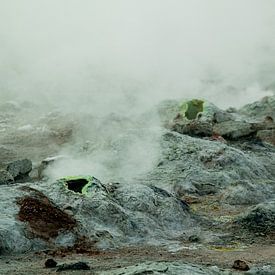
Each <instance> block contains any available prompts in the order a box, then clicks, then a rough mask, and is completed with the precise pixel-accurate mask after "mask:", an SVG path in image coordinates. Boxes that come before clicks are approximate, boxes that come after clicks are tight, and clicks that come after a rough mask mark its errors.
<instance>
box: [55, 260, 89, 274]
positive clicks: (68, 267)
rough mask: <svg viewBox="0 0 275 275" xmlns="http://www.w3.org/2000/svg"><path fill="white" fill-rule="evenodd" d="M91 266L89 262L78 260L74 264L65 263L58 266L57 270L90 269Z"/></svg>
mask: <svg viewBox="0 0 275 275" xmlns="http://www.w3.org/2000/svg"><path fill="white" fill-rule="evenodd" d="M90 269H91V268H90V267H89V266H88V264H86V263H84V262H77V263H73V264H63V265H61V266H59V267H58V269H57V270H56V272H60V271H65V270H90Z"/></svg>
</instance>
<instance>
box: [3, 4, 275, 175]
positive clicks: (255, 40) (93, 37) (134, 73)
mask: <svg viewBox="0 0 275 275" xmlns="http://www.w3.org/2000/svg"><path fill="white" fill-rule="evenodd" d="M0 4H1V10H0V93H1V94H0V97H1V100H16V101H31V102H34V103H36V104H38V105H39V106H40V110H41V113H43V112H44V113H45V112H50V111H52V110H58V111H60V112H62V113H63V114H68V113H71V114H74V119H75V120H76V121H77V123H78V127H77V133H78V134H77V133H76V134H75V135H74V140H73V143H72V144H69V145H68V146H66V147H64V149H63V150H62V152H60V153H61V154H65V155H68V156H69V160H67V162H62V164H61V162H60V166H58V165H57V166H56V169H55V170H52V171H49V173H50V174H51V175H52V176H53V177H57V176H60V175H61V174H68V171H72V172H73V173H77V174H79V173H87V172H89V171H90V170H93V171H97V174H98V175H99V176H100V177H101V176H102V177H106V178H107V177H113V176H114V175H115V177H116V176H117V178H120V177H125V175H127V176H126V178H127V179H129V178H132V177H134V176H135V175H136V174H138V173H144V172H146V170H148V169H150V167H151V166H152V165H154V164H155V163H154V162H155V161H156V159H157V155H158V146H157V144H158V141H157V140H158V136H159V134H158V133H159V128H158V125H159V123H158V118H157V116H156V114H155V113H154V112H153V111H152V109H153V107H154V106H155V105H156V104H158V103H159V102H160V101H162V100H164V99H173V98H188V97H192V98H194V97H200V98H205V99H207V100H210V101H212V102H214V103H215V104H217V105H218V106H220V107H224V108H225V107H229V106H236V107H239V106H240V105H243V104H246V103H249V102H252V101H254V100H257V99H259V98H261V97H262V96H264V95H267V94H271V93H272V92H273V90H274V86H275V85H274V72H275V65H274V60H275V59H274V58H275V50H274V49H275V47H274V46H275V36H274V29H275V20H274V18H275V2H274V1H272V0H266V1H261V0H239V1H230V0H205V1H199V0H169V1H168V0H131V1H129V0H116V1H112V0H109V1H107V0H90V1H88V0H82V1H74V0H59V1H54V0H47V1H46V0H45V1H44V0H39V1H37V0H26V1H21V0H13V1H8V0H7V1H5V0H0ZM149 114H150V115H149ZM34 115H35V114H34ZM87 117H89V118H90V119H87ZM114 117H116V118H117V122H116V123H110V124H109V125H108V127H109V128H108V131H107V133H106V131H104V130H102V129H105V130H106V127H104V125H102V123H106V121H108V123H109V121H112V119H113V118H114ZM95 133H96V134H95ZM146 133H147V134H146ZM125 139H126V141H125ZM121 140H124V142H123V145H120V146H118V145H117V143H119V141H121ZM100 142H101V143H103V144H101V143H100ZM85 143H87V144H89V146H90V147H89V146H88V147H89V149H87V150H88V151H86V153H79V150H80V149H79V148H82V147H83V144H85ZM110 143H111V145H110ZM91 144H96V145H91ZM99 144H101V145H99ZM114 144H116V145H114ZM92 146H94V147H93V148H96V149H91V147H92ZM76 148H77V149H76ZM114 148H115V149H114ZM80 151H81V150H80ZM87 152H88V153H87ZM121 152H123V153H121ZM110 160H113V161H110ZM115 164H116V165H115ZM62 167H63V168H62ZM110 171H111V172H110ZM106 175H108V176H106Z"/></svg>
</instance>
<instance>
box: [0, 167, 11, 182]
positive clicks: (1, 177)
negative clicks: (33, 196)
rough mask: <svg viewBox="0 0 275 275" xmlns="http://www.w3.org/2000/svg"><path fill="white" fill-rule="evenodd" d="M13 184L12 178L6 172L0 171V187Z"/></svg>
mask: <svg viewBox="0 0 275 275" xmlns="http://www.w3.org/2000/svg"><path fill="white" fill-rule="evenodd" d="M10 183H14V178H13V176H12V175H11V174H10V173H9V172H8V171H6V170H0V185H2V184H10Z"/></svg>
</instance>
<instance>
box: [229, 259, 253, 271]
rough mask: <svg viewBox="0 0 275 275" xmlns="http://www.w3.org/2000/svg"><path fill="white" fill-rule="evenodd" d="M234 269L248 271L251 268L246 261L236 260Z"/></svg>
mask: <svg viewBox="0 0 275 275" xmlns="http://www.w3.org/2000/svg"><path fill="white" fill-rule="evenodd" d="M232 268H234V269H236V270H240V271H248V270H249V269H250V268H249V266H248V265H247V263H246V262H245V261H242V260H236V261H235V262H234V264H233V266H232Z"/></svg>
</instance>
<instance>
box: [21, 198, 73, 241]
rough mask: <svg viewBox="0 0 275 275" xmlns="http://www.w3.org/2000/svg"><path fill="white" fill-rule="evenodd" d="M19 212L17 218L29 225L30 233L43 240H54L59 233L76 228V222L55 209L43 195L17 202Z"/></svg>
mask: <svg viewBox="0 0 275 275" xmlns="http://www.w3.org/2000/svg"><path fill="white" fill-rule="evenodd" d="M18 204H19V205H20V210H19V213H18V218H19V220H20V221H22V222H26V223H28V225H29V229H30V231H31V233H33V234H34V235H35V236H37V237H40V238H42V239H45V240H49V239H50V238H55V237H57V236H58V234H59V232H61V231H70V230H72V229H73V228H74V227H75V226H76V220H75V219H74V218H73V217H71V216H70V215H68V214H67V213H65V212H63V211H61V210H60V209H59V208H57V207H56V206H55V205H54V204H53V203H52V202H50V200H49V199H48V198H47V197H46V196H44V195H43V194H42V195H41V194H40V196H34V197H32V196H26V197H24V198H21V199H19V200H18Z"/></svg>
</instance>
